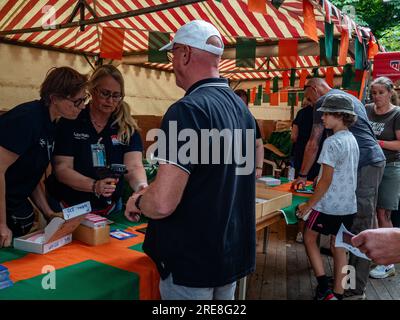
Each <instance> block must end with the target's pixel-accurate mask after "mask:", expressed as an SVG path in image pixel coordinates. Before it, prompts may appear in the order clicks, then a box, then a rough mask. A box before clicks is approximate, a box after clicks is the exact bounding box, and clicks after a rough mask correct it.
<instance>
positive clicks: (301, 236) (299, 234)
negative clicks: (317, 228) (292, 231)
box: [296, 232, 303, 243]
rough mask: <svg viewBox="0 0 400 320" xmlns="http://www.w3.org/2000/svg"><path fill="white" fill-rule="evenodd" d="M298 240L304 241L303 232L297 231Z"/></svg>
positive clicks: (299, 241)
mask: <svg viewBox="0 0 400 320" xmlns="http://www.w3.org/2000/svg"><path fill="white" fill-rule="evenodd" d="M296 242H298V243H303V233H302V232H298V233H297V236H296Z"/></svg>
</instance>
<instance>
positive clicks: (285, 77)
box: [280, 71, 289, 102]
mask: <svg viewBox="0 0 400 320" xmlns="http://www.w3.org/2000/svg"><path fill="white" fill-rule="evenodd" d="M282 87H283V90H281V92H280V101H281V102H288V91H287V87H289V72H288V71H284V72H282Z"/></svg>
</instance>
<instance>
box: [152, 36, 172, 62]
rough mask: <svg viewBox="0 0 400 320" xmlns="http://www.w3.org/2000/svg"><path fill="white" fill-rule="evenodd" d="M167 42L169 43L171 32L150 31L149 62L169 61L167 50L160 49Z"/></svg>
mask: <svg viewBox="0 0 400 320" xmlns="http://www.w3.org/2000/svg"><path fill="white" fill-rule="evenodd" d="M167 43H169V33H165V32H159V31H150V32H149V62H158V63H164V62H167V63H168V62H169V61H168V56H167V51H159V49H160V48H161V47H163V46H165V45H166V44H167Z"/></svg>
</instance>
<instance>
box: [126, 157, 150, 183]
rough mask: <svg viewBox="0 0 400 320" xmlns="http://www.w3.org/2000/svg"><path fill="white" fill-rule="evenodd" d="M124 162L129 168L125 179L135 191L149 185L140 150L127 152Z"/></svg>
mask: <svg viewBox="0 0 400 320" xmlns="http://www.w3.org/2000/svg"><path fill="white" fill-rule="evenodd" d="M124 164H125V165H126V168H127V170H128V173H127V174H126V175H125V179H126V180H128V182H129V185H130V186H131V188H132V190H133V191H140V190H141V189H143V188H146V187H147V177H146V171H145V170H144V167H143V161H142V153H141V152H139V151H133V152H127V153H125V155H124Z"/></svg>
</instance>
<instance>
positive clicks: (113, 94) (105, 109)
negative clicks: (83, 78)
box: [52, 65, 147, 215]
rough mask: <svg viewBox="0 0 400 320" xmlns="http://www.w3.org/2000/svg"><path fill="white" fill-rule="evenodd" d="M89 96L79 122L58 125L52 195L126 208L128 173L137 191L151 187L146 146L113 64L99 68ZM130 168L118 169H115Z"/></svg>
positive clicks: (96, 209) (102, 208) (107, 208)
mask: <svg viewBox="0 0 400 320" xmlns="http://www.w3.org/2000/svg"><path fill="white" fill-rule="evenodd" d="M89 92H90V95H91V101H89V103H88V105H87V108H86V110H84V111H83V112H82V113H81V114H80V115H79V117H78V119H77V120H75V121H68V120H65V121H62V122H61V123H60V126H59V130H58V134H57V139H56V147H55V161H54V162H55V163H54V172H55V177H56V179H57V181H56V183H55V184H54V188H52V191H53V193H52V196H53V198H55V199H56V200H57V202H58V203H59V204H60V205H61V207H69V206H72V205H76V204H79V203H82V202H86V201H90V204H91V207H92V212H93V213H96V214H100V215H108V214H110V213H111V212H116V211H119V210H120V209H121V207H122V201H121V195H122V186H123V177H124V178H125V179H126V180H127V181H128V183H129V185H130V186H131V187H132V189H133V190H135V191H138V190H140V189H142V188H144V187H146V186H147V179H146V173H145V170H144V167H143V164H142V150H143V145H142V141H141V138H140V135H139V133H138V126H137V125H136V123H135V121H134V120H133V119H132V117H131V114H130V108H129V105H128V104H127V103H125V102H124V101H123V99H124V95H125V90H124V79H123V77H122V74H121V72H120V71H119V70H118V69H117V68H115V67H114V66H112V65H104V66H101V67H99V68H98V69H96V70H95V71H94V73H93V74H92V76H91V78H90V79H89ZM121 165H125V166H126V169H127V173H126V174H125V175H124V174H123V172H121V170H119V172H120V173H121V175H118V174H113V172H112V170H111V169H113V168H114V169H115V168H117V169H121V168H123V166H121Z"/></svg>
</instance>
